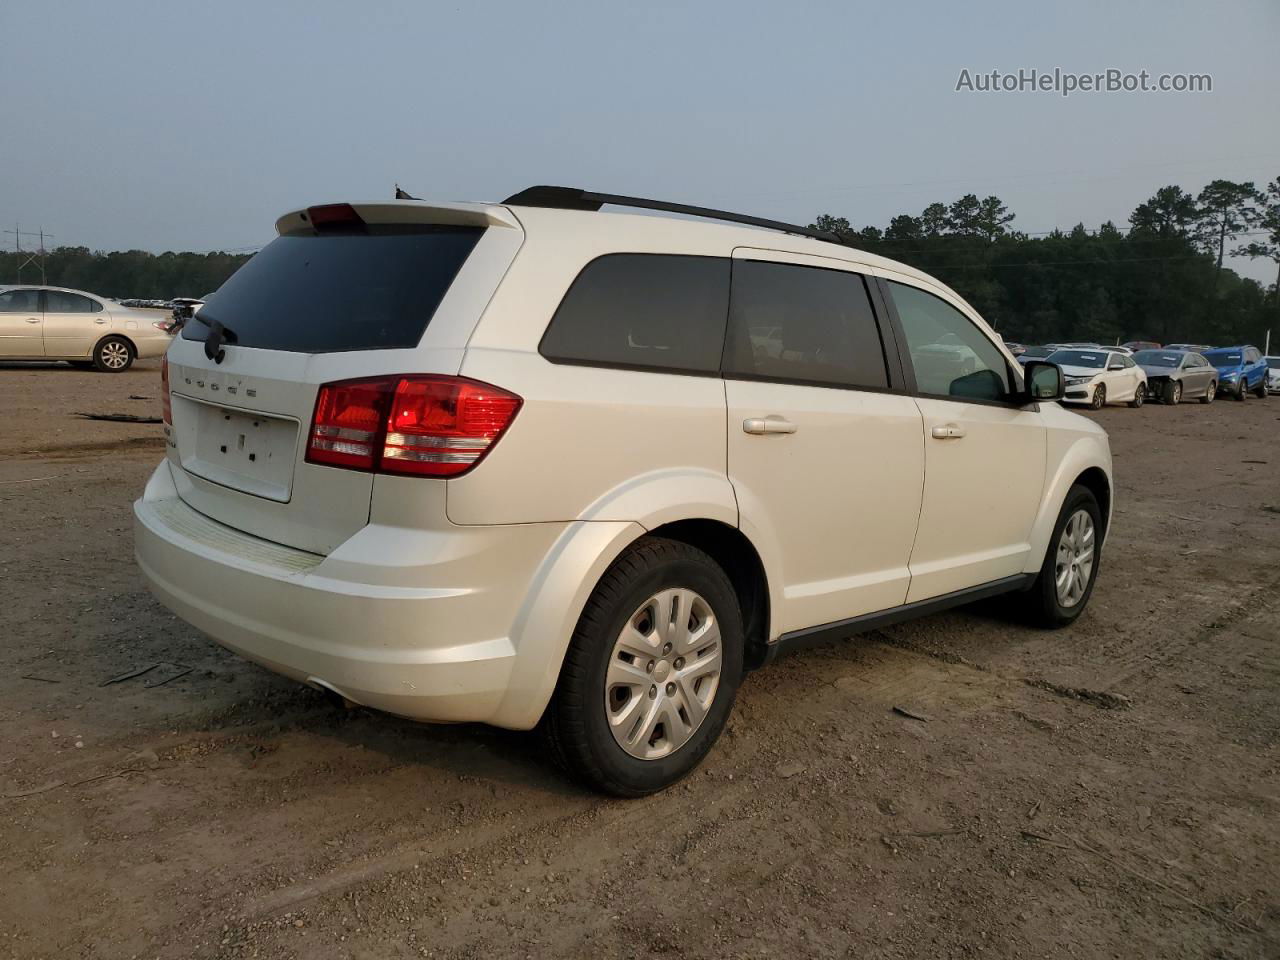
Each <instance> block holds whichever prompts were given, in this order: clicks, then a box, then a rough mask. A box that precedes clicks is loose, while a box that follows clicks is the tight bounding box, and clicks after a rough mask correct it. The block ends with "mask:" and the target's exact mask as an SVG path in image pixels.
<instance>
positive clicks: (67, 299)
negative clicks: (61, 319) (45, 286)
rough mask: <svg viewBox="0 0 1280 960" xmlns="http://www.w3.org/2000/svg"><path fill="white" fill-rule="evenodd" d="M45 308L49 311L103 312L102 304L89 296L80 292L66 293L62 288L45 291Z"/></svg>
mask: <svg viewBox="0 0 1280 960" xmlns="http://www.w3.org/2000/svg"><path fill="white" fill-rule="evenodd" d="M44 308H45V311H46V312H48V313H101V312H102V304H100V303H95V302H94V301H92V300H90V299H89V298H88V297H82V296H80V294H78V293H64V292H63V291H61V290H46V291H45V292H44Z"/></svg>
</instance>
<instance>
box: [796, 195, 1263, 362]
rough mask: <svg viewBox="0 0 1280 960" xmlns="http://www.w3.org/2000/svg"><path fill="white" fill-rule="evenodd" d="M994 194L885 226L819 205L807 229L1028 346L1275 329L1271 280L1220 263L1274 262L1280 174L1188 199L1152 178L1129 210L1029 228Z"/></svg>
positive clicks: (1250, 339) (1224, 339)
mask: <svg viewBox="0 0 1280 960" xmlns="http://www.w3.org/2000/svg"><path fill="white" fill-rule="evenodd" d="M1013 220H1014V214H1013V213H1012V212H1011V211H1010V210H1009V209H1008V207H1007V206H1006V205H1005V204H1004V203H1003V202H1002V201H1001V200H1000V199H999V198H998V197H994V196H991V197H986V198H985V199H981V200H980V199H978V197H977V196H976V195H974V194H966V195H965V196H963V197H961V198H960V199H958V200H956V201H954V202H953V203H951V204H944V203H931V204H929V205H928V206H927V207H925V208H924V210H922V211H921V212H920V214H919V215H918V216H912V215H910V214H903V215H901V216H897V217H894V218H893V219H892V220H890V221H889V225H888V226H887V227H884V228H880V227H877V226H865V227H862V228H857V227H854V226H853V225H852V224H851V223H850V221H849V220H848V219H847V218H845V217H839V216H834V215H831V214H823V215H822V216H820V217H818V218H817V219H816V220H815V221H814V223H813V224H811V226H814V227H818V228H820V229H824V230H830V231H832V232H834V233H836V234H838V235H839V236H840V237H841V239H842V240H844V241H845V242H846V243H848V244H849V245H851V246H854V247H857V248H859V249H862V250H866V251H868V252H870V253H876V254H880V255H882V256H886V257H890V258H892V259H894V260H899V261H902V262H903V263H907V264H910V265H911V266H914V267H917V268H919V269H921V270H924V271H926V272H927V273H930V274H932V275H933V276H935V277H937V278H938V279H939V280H942V281H943V282H944V283H946V284H948V285H949V286H951V287H952V288H954V289H955V290H956V291H957V292H958V293H959V294H960V295H961V296H963V297H964V298H965V299H966V300H968V301H969V302H970V303H971V304H973V306H974V307H975V308H976V309H977V310H978V311H979V312H980V313H981V314H982V315H983V316H984V317H986V319H987V320H988V321H989V322H991V323H992V324H994V325H995V326H996V328H997V329H998V330H999V331H1000V333H1001V334H1002V335H1003V336H1004V337H1005V338H1006V339H1010V340H1018V341H1022V342H1025V343H1045V342H1052V341H1055V340H1056V341H1075V340H1085V341H1094V342H1098V343H1115V342H1117V341H1121V340H1157V341H1159V342H1161V343H1173V342H1192V343H1209V344H1227V343H1257V344H1258V345H1259V346H1261V344H1262V342H1263V339H1264V335H1265V332H1266V330H1268V329H1272V330H1273V331H1274V332H1275V334H1276V335H1280V277H1277V287H1272V288H1271V289H1270V290H1268V289H1267V288H1266V287H1264V286H1263V285H1262V284H1260V283H1258V282H1257V281H1255V280H1251V279H1248V278H1243V277H1240V276H1239V275H1238V274H1237V273H1236V272H1235V271H1234V270H1231V269H1230V268H1229V267H1225V266H1224V264H1223V262H1224V259H1225V257H1226V256H1227V255H1228V254H1231V255H1235V256H1246V257H1251V258H1260V259H1265V260H1269V261H1271V262H1272V263H1274V264H1275V265H1276V267H1277V269H1280V177H1277V178H1276V179H1275V180H1274V181H1272V182H1271V183H1269V184H1267V185H1266V186H1265V187H1263V188H1261V189H1259V188H1258V187H1257V186H1256V185H1255V184H1254V183H1251V182H1239V183H1237V182H1233V181H1229V180H1214V181H1213V182H1211V183H1209V184H1208V185H1206V186H1205V187H1204V189H1203V190H1201V191H1200V193H1199V194H1195V195H1193V194H1191V193H1188V192H1187V191H1185V190H1183V189H1182V188H1181V187H1179V186H1167V187H1162V188H1160V189H1159V190H1157V191H1156V193H1155V195H1154V196H1152V197H1151V198H1150V199H1149V200H1147V201H1145V202H1143V203H1141V204H1139V205H1138V206H1137V207H1136V208H1135V209H1134V211H1133V212H1132V213H1131V214H1130V215H1129V223H1128V227H1127V228H1126V229H1121V228H1120V227H1118V226H1116V224H1115V223H1113V222H1110V221H1108V222H1107V223H1104V224H1102V226H1100V227H1099V228H1098V229H1096V230H1087V229H1086V228H1085V227H1084V225H1083V224H1077V225H1076V226H1074V227H1072V228H1071V229H1069V230H1053V231H1051V232H1050V233H1048V234H1046V235H1043V236H1031V235H1029V234H1026V233H1022V232H1021V231H1019V230H1017V229H1015V228H1014V227H1013V226H1012V223H1013Z"/></svg>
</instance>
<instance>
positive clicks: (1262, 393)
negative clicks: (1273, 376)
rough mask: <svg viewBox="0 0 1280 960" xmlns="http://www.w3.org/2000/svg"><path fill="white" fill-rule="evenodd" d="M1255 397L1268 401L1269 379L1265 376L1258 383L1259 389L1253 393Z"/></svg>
mask: <svg viewBox="0 0 1280 960" xmlns="http://www.w3.org/2000/svg"><path fill="white" fill-rule="evenodd" d="M1253 395H1254V396H1255V397H1257V398H1258V399H1259V400H1265V399H1267V378H1266V376H1265V374H1264V375H1263V377H1262V379H1261V380H1259V381H1258V389H1257V390H1254V391H1253Z"/></svg>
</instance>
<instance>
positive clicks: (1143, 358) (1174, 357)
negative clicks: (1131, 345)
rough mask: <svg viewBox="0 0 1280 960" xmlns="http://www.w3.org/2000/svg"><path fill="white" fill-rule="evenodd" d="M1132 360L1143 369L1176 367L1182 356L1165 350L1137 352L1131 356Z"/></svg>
mask: <svg viewBox="0 0 1280 960" xmlns="http://www.w3.org/2000/svg"><path fill="white" fill-rule="evenodd" d="M1133 359H1134V361H1135V362H1137V363H1140V364H1142V366H1144V367H1176V366H1177V365H1178V362H1179V361H1180V360H1181V359H1182V354H1180V353H1169V352H1168V351H1167V350H1139V351H1138V352H1137V353H1135V354H1134V355H1133Z"/></svg>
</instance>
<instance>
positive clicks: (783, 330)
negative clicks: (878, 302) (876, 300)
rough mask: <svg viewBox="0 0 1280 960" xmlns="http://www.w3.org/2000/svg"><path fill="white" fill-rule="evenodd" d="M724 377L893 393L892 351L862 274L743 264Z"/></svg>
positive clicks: (737, 274) (736, 274)
mask: <svg viewBox="0 0 1280 960" xmlns="http://www.w3.org/2000/svg"><path fill="white" fill-rule="evenodd" d="M732 302H733V307H732V309H731V311H730V316H729V334H728V338H727V340H726V343H725V352H724V373H725V376H727V377H732V376H746V377H751V378H762V379H767V380H782V381H797V382H802V383H812V384H817V385H821V386H839V387H873V388H874V387H880V388H883V387H887V386H888V385H889V380H888V376H887V374H886V371H885V360H884V347H883V346H882V345H881V343H880V331H879V329H878V328H877V326H876V318H875V314H874V313H873V312H872V310H871V298H870V295H869V294H868V293H867V287H866V283H865V282H864V281H863V279H862V277H861V276H859V275H858V274H856V273H845V272H844V271H841V270H826V269H822V268H819V267H806V266H799V265H792V264H785V263H765V262H762V261H758V260H741V261H739V262H737V263H735V264H734V267H733V301H732Z"/></svg>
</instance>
